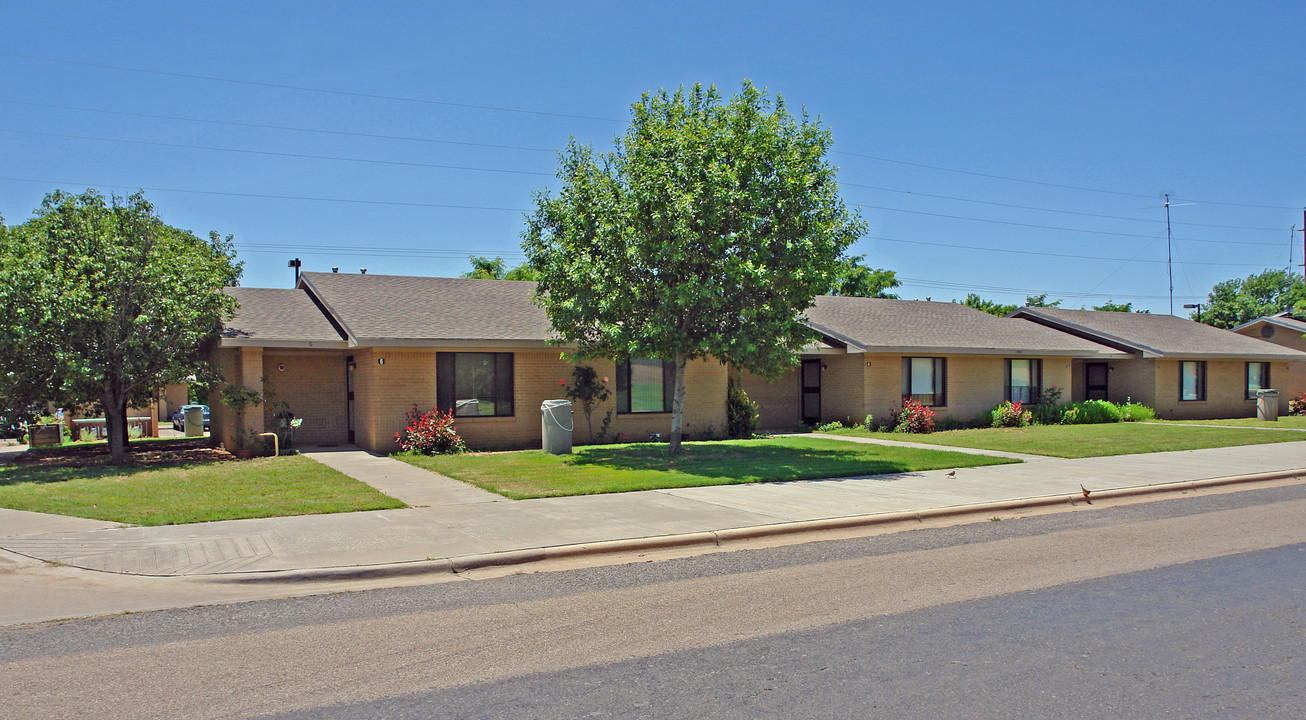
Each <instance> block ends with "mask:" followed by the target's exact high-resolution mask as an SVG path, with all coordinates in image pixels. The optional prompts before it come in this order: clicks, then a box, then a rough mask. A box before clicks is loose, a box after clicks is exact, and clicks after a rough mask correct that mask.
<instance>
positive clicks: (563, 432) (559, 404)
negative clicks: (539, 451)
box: [540, 400, 576, 455]
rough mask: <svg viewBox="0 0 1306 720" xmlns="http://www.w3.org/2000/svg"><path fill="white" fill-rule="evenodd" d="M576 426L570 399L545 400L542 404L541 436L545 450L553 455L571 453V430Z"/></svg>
mask: <svg viewBox="0 0 1306 720" xmlns="http://www.w3.org/2000/svg"><path fill="white" fill-rule="evenodd" d="M575 427H576V425H575V423H574V422H573V421H572V416H571V401H570V400H545V401H544V403H543V404H541V405H540V437H541V439H542V442H543V444H544V452H546V453H550V454H553V455H567V454H570V453H571V431H572V430H573V429H574V428H575Z"/></svg>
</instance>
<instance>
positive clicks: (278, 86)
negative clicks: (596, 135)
mask: <svg viewBox="0 0 1306 720" xmlns="http://www.w3.org/2000/svg"><path fill="white" fill-rule="evenodd" d="M0 55H8V56H9V57H17V58H24V59H26V60H40V61H42V62H52V63H62V64H64V65H79V66H81V67H93V68H100V69H102V70H119V71H122V72H134V73H144V74H146V75H161V76H164V77H177V78H186V79H188V80H207V81H209V82H221V83H230V84H233V85H251V86H254V87H266V88H275V89H277V90H297V91H299V92H310V93H320V94H323V95H342V96H345V97H356V98H368V99H370V100H391V101H395V102H407V103H419V104H422V105H440V106H443V107H456V108H465V109H470V110H492V111H494V112H510V113H521V114H524V115H544V116H548V117H559V118H572V119H575V120H599V121H602V122H624V121H623V120H618V119H616V118H605V117H595V116H593V115H573V114H569V113H557V112H547V111H543V110H526V109H523V108H513V107H503V106H498V105H472V104H470V103H456V102H448V101H445V100H430V99H427V98H414V97H403V96H399V95H378V94H374V93H364V92H354V91H351V90H330V89H327V88H317V87H309V86H306V85H287V84H284V83H273V82H262V81H259V80H239V79H236V78H224V77H217V76H214V75H197V74H194V73H181V72H171V71H167V70H151V69H149V68H137V67H129V66H126V65H109V64H107V63H93V62H85V61H82V60H65V59H63V58H52V57H43V56H40V55H27V54H24V53H16V52H9V51H7V50H0Z"/></svg>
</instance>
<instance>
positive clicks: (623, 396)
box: [617, 358, 676, 413]
mask: <svg viewBox="0 0 1306 720" xmlns="http://www.w3.org/2000/svg"><path fill="white" fill-rule="evenodd" d="M675 389H676V388H675V368H674V366H673V365H671V363H666V362H663V361H661V360H654V359H650V358H631V359H630V360H626V361H625V362H622V363H619V364H618V365H617V412H618V413H664V412H671V395H672V393H674V392H675Z"/></svg>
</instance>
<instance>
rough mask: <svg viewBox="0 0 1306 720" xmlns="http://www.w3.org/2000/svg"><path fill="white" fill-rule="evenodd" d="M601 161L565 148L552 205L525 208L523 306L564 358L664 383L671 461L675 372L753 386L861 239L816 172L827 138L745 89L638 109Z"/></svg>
mask: <svg viewBox="0 0 1306 720" xmlns="http://www.w3.org/2000/svg"><path fill="white" fill-rule="evenodd" d="M631 111H632V116H633V117H632V119H631V122H630V126H629V127H628V129H627V131H626V134H625V135H624V136H622V137H619V138H617V139H616V141H615V146H614V149H613V150H612V151H611V152H606V153H596V152H595V151H594V150H593V149H592V148H591V147H589V146H583V145H580V144H578V143H576V142H575V141H574V140H573V141H572V143H571V144H570V145H569V146H568V147H567V149H566V151H565V152H563V153H562V155H561V157H560V167H559V170H558V178H559V179H560V180H561V186H560V188H559V189H558V191H557V193H556V195H555V194H552V193H550V192H548V191H545V192H541V193H538V194H537V195H536V197H535V202H536V209H535V211H534V213H533V214H531V215H530V216H529V217H528V218H527V228H526V230H525V232H524V233H523V237H524V243H523V247H524V248H525V250H526V255H527V258H528V259H529V262H530V265H531V266H532V267H533V268H535V269H536V270H538V271H539V273H540V279H539V287H538V290H537V294H536V301H537V302H538V303H539V304H540V305H541V306H542V307H543V308H544V309H545V310H546V311H547V312H548V314H549V318H550V321H551V322H552V325H553V328H554V329H555V330H556V331H557V332H558V334H559V335H560V336H561V337H562V338H563V339H564V341H566V342H568V343H571V344H573V345H574V346H575V348H576V354H577V355H578V356H580V357H610V358H633V357H642V358H658V359H661V360H663V361H664V362H667V363H670V364H671V365H672V367H673V368H674V375H675V390H674V395H673V398H674V399H673V402H672V418H671V438H670V440H671V450H672V452H678V451H679V448H680V440H681V433H682V417H683V411H684V405H685V367H686V365H687V364H688V362H689V361H690V360H693V359H696V358H704V357H711V358H714V359H716V360H720V361H721V362H728V363H730V364H732V365H734V366H735V367H738V368H742V369H745V370H749V371H752V372H755V373H757V374H759V375H762V376H764V377H775V376H777V375H778V374H779V373H780V372H781V371H782V370H783V369H784V368H785V367H787V366H790V365H792V364H793V363H794V362H795V358H796V354H797V353H798V351H799V350H800V349H801V348H802V347H803V345H805V344H806V343H807V342H809V341H810V340H811V339H813V337H814V334H813V333H812V331H811V330H809V329H808V328H807V327H805V326H804V325H803V324H802V323H801V322H800V318H801V316H802V313H803V312H804V311H805V310H806V309H807V308H808V307H809V306H810V305H811V303H812V299H813V298H814V297H815V296H816V295H818V294H820V293H823V292H827V291H828V290H829V289H830V288H831V287H832V285H833V281H834V279H835V277H836V275H837V273H838V271H839V268H840V265H841V262H842V261H843V253H844V251H845V250H846V249H847V248H848V246H849V245H851V244H852V242H853V241H854V240H856V239H857V237H858V236H860V235H861V234H862V233H863V232H864V230H865V223H864V222H863V221H862V220H861V218H860V217H859V216H858V215H857V214H856V213H855V212H851V211H849V210H848V208H847V207H846V206H845V205H844V203H843V200H842V199H841V198H840V196H839V190H838V185H837V184H836V182H835V168H834V167H833V166H832V165H830V163H829V162H827V161H826V158H825V154H826V152H827V151H828V150H829V148H830V143H831V134H830V131H829V130H828V129H826V128H824V127H822V126H821V124H820V121H819V120H811V119H810V118H809V117H808V116H807V115H806V113H803V114H802V115H801V117H798V118H795V117H794V116H793V115H791V114H790V113H789V110H788V107H787V106H786V104H785V102H784V100H783V99H782V98H780V97H778V96H777V97H776V98H775V99H774V100H771V99H770V98H768V97H767V95H766V93H765V92H763V91H761V90H759V89H757V88H756V87H754V86H753V85H752V84H751V83H748V82H747V81H745V82H744V84H743V88H742V90H741V91H740V93H739V94H738V95H736V96H735V97H733V98H731V99H730V100H728V101H726V100H724V99H723V98H722V95H721V94H720V93H719V92H718V91H717V89H716V88H715V87H708V88H704V87H702V86H701V85H695V86H693V87H692V88H691V89H689V90H688V91H686V90H684V89H683V88H682V89H680V90H678V91H676V92H675V93H668V92H667V91H665V90H659V91H658V92H656V93H645V94H644V96H643V97H642V98H641V100H640V101H639V102H638V103H636V104H634V105H632V106H631Z"/></svg>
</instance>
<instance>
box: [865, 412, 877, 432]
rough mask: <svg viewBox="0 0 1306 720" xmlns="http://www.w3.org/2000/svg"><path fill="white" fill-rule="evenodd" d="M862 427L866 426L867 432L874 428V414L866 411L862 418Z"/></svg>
mask: <svg viewBox="0 0 1306 720" xmlns="http://www.w3.org/2000/svg"><path fill="white" fill-rule="evenodd" d="M862 427H864V428H866V430H867V432H870V431H872V430H874V429H875V416H874V415H872V414H870V413H866V419H865V420H862Z"/></svg>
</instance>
